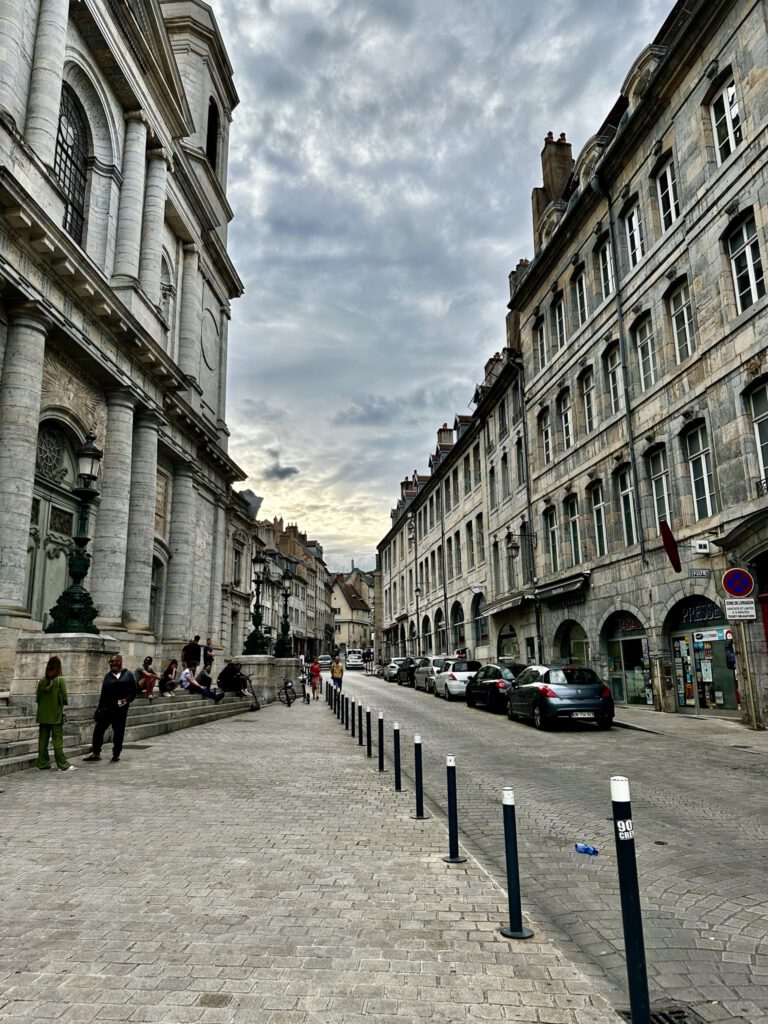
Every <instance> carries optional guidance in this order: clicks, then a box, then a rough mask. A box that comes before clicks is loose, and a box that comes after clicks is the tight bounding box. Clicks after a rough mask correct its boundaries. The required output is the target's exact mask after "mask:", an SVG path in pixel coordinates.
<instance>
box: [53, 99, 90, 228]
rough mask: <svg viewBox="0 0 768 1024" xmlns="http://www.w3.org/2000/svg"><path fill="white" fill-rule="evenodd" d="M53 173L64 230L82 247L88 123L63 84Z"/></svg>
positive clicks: (75, 100)
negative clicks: (61, 201) (61, 194)
mask: <svg viewBox="0 0 768 1024" xmlns="http://www.w3.org/2000/svg"><path fill="white" fill-rule="evenodd" d="M53 170H54V173H55V175H56V177H57V178H58V180H59V184H60V185H61V187H62V189H63V191H64V196H65V203H66V205H65V208H64V224H63V227H64V230H65V231H66V232H67V234H68V235H71V236H72V238H74V240H75V241H76V242H77V244H78V245H81V244H82V241H83V227H84V225H85V189H86V184H87V178H88V121H87V120H86V117H85V112H84V111H83V108H82V105H81V103H80V101H79V100H78V98H77V96H75V93H74V91H73V90H72V89H71V88H70V86H68V85H67V84H66V83H65V84H64V85H63V86H62V89H61V108H60V110H59V130H58V134H57V136H56V154H55V157H54V164H53Z"/></svg>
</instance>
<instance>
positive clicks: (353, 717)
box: [352, 697, 356, 739]
mask: <svg viewBox="0 0 768 1024" xmlns="http://www.w3.org/2000/svg"><path fill="white" fill-rule="evenodd" d="M355 704H356V701H355V698H354V697H353V698H352V739H354V738H355Z"/></svg>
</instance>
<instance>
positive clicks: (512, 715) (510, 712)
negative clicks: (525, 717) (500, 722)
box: [507, 701, 517, 722]
mask: <svg viewBox="0 0 768 1024" xmlns="http://www.w3.org/2000/svg"><path fill="white" fill-rule="evenodd" d="M507 718H508V719H509V720H510V722H514V720H515V719H516V718H517V715H516V714H515V712H514V711H513V710H512V705H511V704H510V703H509V701H507Z"/></svg>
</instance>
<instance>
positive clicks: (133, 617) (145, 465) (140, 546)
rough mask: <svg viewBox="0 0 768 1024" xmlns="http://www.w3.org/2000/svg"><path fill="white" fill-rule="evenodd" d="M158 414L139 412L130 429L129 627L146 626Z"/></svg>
mask: <svg viewBox="0 0 768 1024" xmlns="http://www.w3.org/2000/svg"><path fill="white" fill-rule="evenodd" d="M160 422H161V420H160V417H159V416H158V415H156V414H155V413H151V412H150V413H141V414H140V415H139V416H137V417H136V421H135V424H134V430H133V459H132V466H131V500H130V507H129V510H128V551H127V555H126V560H125V586H124V588H123V620H124V622H125V623H126V625H127V626H129V627H130V628H131V629H138V630H148V629H149V596H150V591H151V588H152V552H153V548H154V540H155V493H156V490H157V431H158V428H159V426H160Z"/></svg>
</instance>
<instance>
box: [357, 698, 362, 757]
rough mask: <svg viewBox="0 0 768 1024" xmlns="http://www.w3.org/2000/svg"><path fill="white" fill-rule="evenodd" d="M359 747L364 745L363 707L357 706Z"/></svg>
mask: <svg viewBox="0 0 768 1024" xmlns="http://www.w3.org/2000/svg"><path fill="white" fill-rule="evenodd" d="M357 745H358V747H362V745H363V705H362V704H358V705H357Z"/></svg>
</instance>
